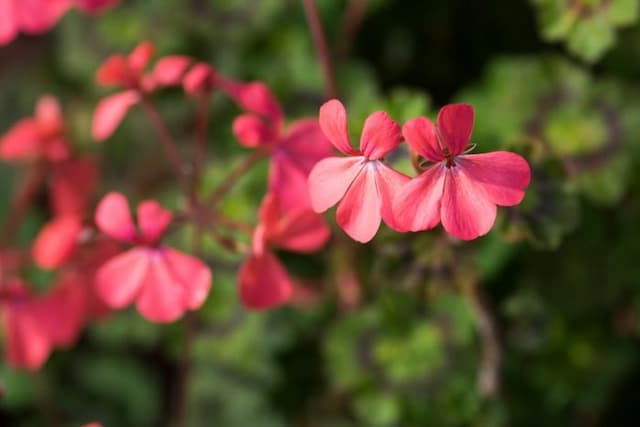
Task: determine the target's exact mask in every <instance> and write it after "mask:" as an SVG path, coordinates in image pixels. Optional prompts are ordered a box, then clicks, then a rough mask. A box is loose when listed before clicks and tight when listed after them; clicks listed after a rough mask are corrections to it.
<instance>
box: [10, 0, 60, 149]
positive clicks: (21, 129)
mask: <svg viewBox="0 0 640 427" xmlns="http://www.w3.org/2000/svg"><path fill="white" fill-rule="evenodd" d="M0 1H2V0H0ZM0 15H1V12H0ZM0 27H1V24H0ZM68 156H69V142H68V141H67V137H66V134H65V130H64V121H63V117H62V112H61V110H60V105H59V104H58V101H57V100H56V99H55V98H54V97H52V96H43V97H42V98H40V100H38V104H37V105H36V111H35V116H34V117H32V118H27V119H22V120H20V121H19V122H18V123H16V124H15V125H14V126H13V128H11V130H9V132H7V133H6V134H5V135H4V136H3V137H2V138H1V139H0V159H2V160H6V161H25V160H34V159H45V160H48V161H50V162H57V161H61V160H64V159H66V158H67V157H68Z"/></svg>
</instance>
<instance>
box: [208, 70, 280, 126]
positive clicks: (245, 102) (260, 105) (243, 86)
mask: <svg viewBox="0 0 640 427" xmlns="http://www.w3.org/2000/svg"><path fill="white" fill-rule="evenodd" d="M219 83H220V87H221V89H222V90H224V91H225V92H226V93H227V94H228V95H229V96H230V97H231V98H232V99H233V100H234V101H235V102H236V103H237V104H238V105H239V106H240V107H241V108H243V109H245V110H247V111H249V112H251V113H256V114H260V115H262V116H264V117H266V118H267V119H269V120H271V121H273V122H274V124H275V127H279V126H280V123H281V122H282V119H283V114H282V109H281V108H280V103H279V102H278V101H277V99H276V98H275V96H273V94H272V93H271V90H269V87H268V86H267V85H266V84H264V83H262V82H250V83H239V82H235V81H232V80H228V79H219Z"/></svg>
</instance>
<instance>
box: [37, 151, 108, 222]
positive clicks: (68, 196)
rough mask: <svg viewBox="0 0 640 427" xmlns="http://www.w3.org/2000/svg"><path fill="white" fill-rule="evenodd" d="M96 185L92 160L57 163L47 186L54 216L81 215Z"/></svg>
mask: <svg viewBox="0 0 640 427" xmlns="http://www.w3.org/2000/svg"><path fill="white" fill-rule="evenodd" d="M97 185H98V168H97V165H96V163H95V161H94V160H93V159H90V158H75V159H71V160H67V161H64V162H61V163H57V164H56V167H55V169H54V171H53V176H52V178H51V183H50V186H49V198H50V202H51V210H52V211H53V213H54V215H56V216H63V215H83V214H84V213H85V212H86V210H87V208H88V206H89V203H90V202H91V197H92V195H93V192H94V191H95V189H96V187H97Z"/></svg>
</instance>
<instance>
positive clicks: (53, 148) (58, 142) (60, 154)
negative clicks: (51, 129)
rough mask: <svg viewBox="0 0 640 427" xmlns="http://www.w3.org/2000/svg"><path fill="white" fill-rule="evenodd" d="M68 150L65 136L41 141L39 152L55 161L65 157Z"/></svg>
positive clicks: (68, 153)
mask: <svg viewBox="0 0 640 427" xmlns="http://www.w3.org/2000/svg"><path fill="white" fill-rule="evenodd" d="M70 151H71V150H70V149H69V142H68V141H67V140H66V138H53V139H47V140H46V141H44V142H43V147H42V153H41V154H42V156H43V157H44V158H45V159H47V160H49V161H50V162H54V163H56V162H61V161H63V160H65V159H67V158H68V157H69V155H70V154H71V153H70Z"/></svg>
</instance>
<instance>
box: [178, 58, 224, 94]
mask: <svg viewBox="0 0 640 427" xmlns="http://www.w3.org/2000/svg"><path fill="white" fill-rule="evenodd" d="M215 85H216V72H215V70H214V69H213V67H211V66H210V65H209V64H206V63H204V62H199V63H197V64H196V65H194V66H193V67H191V69H190V70H189V71H187V73H186V74H185V76H184V79H183V80H182V87H183V88H184V91H185V92H186V93H187V95H196V94H206V93H208V92H210V91H211V90H213V88H214V87H215Z"/></svg>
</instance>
